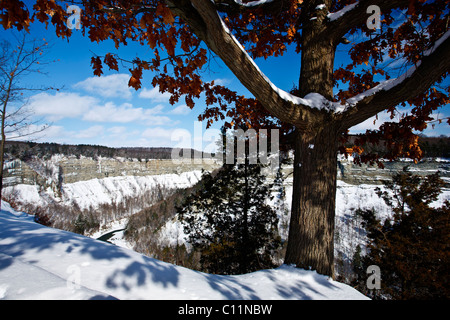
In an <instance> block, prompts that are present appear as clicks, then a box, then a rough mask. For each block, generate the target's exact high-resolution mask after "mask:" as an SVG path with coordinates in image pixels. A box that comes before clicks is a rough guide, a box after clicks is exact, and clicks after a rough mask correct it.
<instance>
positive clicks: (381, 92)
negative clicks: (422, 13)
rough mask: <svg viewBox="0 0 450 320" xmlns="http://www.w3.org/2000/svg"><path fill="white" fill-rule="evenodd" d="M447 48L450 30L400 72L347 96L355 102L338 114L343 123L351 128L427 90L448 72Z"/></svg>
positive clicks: (449, 65)
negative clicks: (403, 71) (414, 62)
mask: <svg viewBox="0 0 450 320" xmlns="http://www.w3.org/2000/svg"><path fill="white" fill-rule="evenodd" d="M449 52H450V31H447V32H446V33H445V34H444V35H443V36H442V37H441V38H440V39H439V40H438V41H437V42H436V44H435V45H434V47H433V48H432V49H431V50H429V51H428V52H424V58H423V59H422V60H421V61H420V62H419V63H418V64H417V65H416V66H413V67H411V68H410V69H409V70H408V71H407V72H406V73H404V74H403V75H402V76H400V77H398V78H397V79H391V80H387V81H385V82H383V83H380V84H379V85H378V86H377V87H375V88H373V89H371V90H369V91H368V92H365V93H363V94H360V95H358V96H356V97H354V98H352V99H349V100H350V101H351V100H353V102H354V103H355V104H354V106H352V107H349V108H347V110H346V111H345V112H343V113H342V115H341V118H342V121H343V124H344V127H345V128H350V127H352V126H354V125H356V124H358V123H361V122H363V121H364V120H367V119H369V118H370V117H373V116H375V115H376V114H377V113H379V112H381V111H383V110H385V109H387V108H390V107H394V106H396V105H397V104H399V103H401V102H404V101H407V100H409V99H411V98H414V97H415V96H417V95H418V94H420V93H421V92H424V91H425V90H427V89H428V88H429V87H430V86H431V85H433V83H435V82H436V81H437V80H438V79H439V78H440V77H441V76H442V75H444V74H446V73H448V72H450V57H449V55H448V53H449Z"/></svg>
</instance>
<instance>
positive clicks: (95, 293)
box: [0, 202, 367, 300]
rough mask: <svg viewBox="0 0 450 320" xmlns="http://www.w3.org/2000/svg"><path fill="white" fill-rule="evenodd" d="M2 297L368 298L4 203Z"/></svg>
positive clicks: (285, 269)
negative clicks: (227, 270)
mask: <svg viewBox="0 0 450 320" xmlns="http://www.w3.org/2000/svg"><path fill="white" fill-rule="evenodd" d="M0 225H1V226H2V227H1V228H0V298H1V299H159V300H166V299H182V300H186V299H208V300H221V299H226V300H232V299H267V300H271V299H295V300H299V299H367V298H366V297H365V296H364V295H362V294H361V293H359V292H358V291H356V290H355V289H353V288H352V287H350V286H347V285H345V284H342V283H339V282H336V281H333V280H331V279H328V278H327V277H325V276H322V275H319V274H317V273H316V272H314V271H306V270H301V269H296V268H294V267H292V266H286V265H283V266H281V267H279V268H277V269H273V270H262V271H258V272H254V273H250V274H245V275H237V276H219V275H211V274H206V273H201V272H197V271H193V270H190V269H186V268H183V267H179V266H175V265H172V264H168V263H165V262H161V261H158V260H155V259H152V258H149V257H146V256H143V255H141V254H138V253H136V252H134V251H132V250H129V249H126V248H122V247H119V246H115V245H112V244H108V243H105V242H102V241H98V240H94V239H92V238H88V237H84V236H80V235H77V234H74V233H70V232H66V231H62V230H57V229H53V228H48V227H44V226H42V225H39V224H37V223H35V222H33V219H32V217H31V216H28V215H26V214H25V213H20V212H15V211H14V210H12V209H11V207H10V206H9V205H8V204H7V203H6V202H2V211H1V212H0Z"/></svg>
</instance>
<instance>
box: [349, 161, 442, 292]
mask: <svg viewBox="0 0 450 320" xmlns="http://www.w3.org/2000/svg"><path fill="white" fill-rule="evenodd" d="M443 185H444V183H443V181H442V179H440V178H439V173H435V174H432V175H429V176H427V177H425V178H420V177H418V176H416V175H414V174H412V173H411V172H410V171H409V170H408V169H407V168H405V169H404V170H403V171H402V172H400V173H398V174H397V175H395V177H394V178H393V180H392V181H390V182H386V183H385V186H386V191H383V192H382V191H381V190H379V191H378V194H379V196H381V197H382V198H383V199H384V200H385V202H386V204H388V205H389V206H390V207H391V208H392V210H393V212H394V214H393V217H392V218H388V219H386V220H385V221H381V220H380V219H378V218H377V217H376V214H375V212H374V211H372V210H367V211H360V212H359V214H360V215H361V216H362V218H363V226H364V228H365V229H366V230H367V236H368V239H369V243H368V249H369V253H368V255H367V256H365V257H363V259H362V265H363V266H362V267H361V261H360V260H358V259H359V258H358V259H354V262H355V261H356V263H355V272H356V273H357V274H358V278H359V279H360V283H359V290H361V291H363V292H364V291H367V289H366V284H365V279H366V278H367V275H364V274H362V273H363V272H365V270H366V269H367V267H368V266H369V265H377V266H379V267H380V270H381V290H376V291H373V292H370V294H371V295H372V296H373V297H375V298H388V299H448V298H450V275H449V273H448V266H449V265H450V203H449V202H448V201H446V202H445V203H444V205H443V206H442V207H440V208H435V207H433V206H432V205H431V204H432V202H433V201H435V200H436V199H437V198H438V196H439V194H440V192H441V188H442V187H443Z"/></svg>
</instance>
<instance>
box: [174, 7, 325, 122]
mask: <svg viewBox="0 0 450 320" xmlns="http://www.w3.org/2000/svg"><path fill="white" fill-rule="evenodd" d="M182 2H183V4H182V5H180V4H179V2H178V1H177V2H175V1H168V4H169V7H170V8H171V10H172V11H173V12H174V13H175V14H177V15H179V16H180V17H181V18H182V19H183V20H184V21H185V22H187V23H188V24H189V25H190V26H191V28H192V30H193V31H194V33H195V34H196V35H197V36H198V37H199V38H200V39H201V40H203V41H204V42H205V43H206V45H207V46H208V47H209V48H210V49H211V50H212V51H213V52H214V53H215V54H217V55H218V56H219V57H220V58H221V59H222V61H223V62H224V63H225V64H226V65H227V66H228V68H230V70H231V71H232V72H233V73H234V74H235V75H236V77H237V78H238V79H239V80H240V81H241V83H242V84H243V85H244V86H245V87H246V88H247V89H248V90H249V91H250V92H251V93H252V94H253V95H254V96H255V98H256V99H258V100H259V101H260V102H261V103H262V104H263V107H264V108H266V110H267V111H268V112H270V113H271V114H272V115H274V116H275V117H277V118H279V119H280V120H282V121H284V122H287V123H292V124H294V125H296V126H298V127H304V126H306V125H311V124H312V123H313V122H314V121H313V120H314V119H317V114H319V113H320V112H319V110H317V109H313V108H310V107H309V106H308V101H307V100H305V99H301V98H299V97H296V96H294V95H291V94H289V93H287V92H285V91H283V90H281V89H279V88H277V87H276V86H275V85H274V84H273V83H272V82H271V81H270V80H269V79H268V78H267V77H266V76H265V75H264V74H263V73H262V72H261V70H260V69H259V68H258V66H257V65H256V64H255V62H254V61H253V59H252V58H251V57H250V56H249V55H248V54H247V52H246V51H245V49H244V48H243V47H242V46H241V44H240V43H239V42H238V41H237V40H236V38H235V37H234V36H233V35H232V34H231V32H229V30H228V28H227V27H226V26H225V24H224V23H223V21H222V19H221V18H220V16H219V14H218V12H217V10H216V8H215V6H214V4H213V3H212V2H211V1H204V0H192V1H182ZM189 2H191V3H192V5H191V4H189Z"/></svg>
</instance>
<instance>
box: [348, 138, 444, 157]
mask: <svg viewBox="0 0 450 320" xmlns="http://www.w3.org/2000/svg"><path fill="white" fill-rule="evenodd" d="M358 137H359V136H358V135H350V136H349V139H348V142H347V143H346V147H352V146H353V143H354V142H355V140H356V139H358ZM419 146H420V148H421V149H422V151H423V158H450V137H447V136H439V137H427V136H423V135H419ZM363 149H364V151H365V152H373V153H377V154H379V155H381V157H383V154H385V153H386V152H387V149H386V144H385V143H384V141H380V142H379V143H378V144H366V145H364V146H363Z"/></svg>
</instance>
